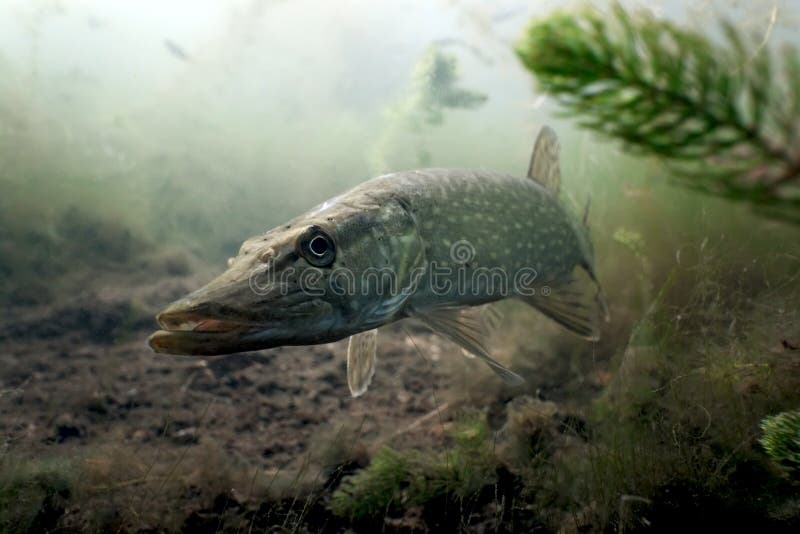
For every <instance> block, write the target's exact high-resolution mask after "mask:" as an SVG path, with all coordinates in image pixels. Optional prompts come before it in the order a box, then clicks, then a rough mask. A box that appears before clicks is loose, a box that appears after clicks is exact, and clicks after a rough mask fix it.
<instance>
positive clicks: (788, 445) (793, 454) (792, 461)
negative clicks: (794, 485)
mask: <svg viewBox="0 0 800 534" xmlns="http://www.w3.org/2000/svg"><path fill="white" fill-rule="evenodd" d="M761 430H763V431H764V435H763V436H762V437H761V439H760V442H761V446H762V447H764V450H765V451H767V454H769V456H770V457H771V458H772V459H773V460H774V461H775V462H776V463H777V464H779V465H781V466H783V467H785V468H786V469H788V470H789V471H790V472H793V473H795V474H798V475H800V410H795V411H790V412H782V413H779V414H777V415H773V416H771V417H766V418H764V420H763V421H761Z"/></svg>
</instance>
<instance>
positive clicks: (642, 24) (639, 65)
mask: <svg viewBox="0 0 800 534" xmlns="http://www.w3.org/2000/svg"><path fill="white" fill-rule="evenodd" d="M721 28H722V32H723V33H724V36H725V39H724V42H722V43H719V44H718V43H715V42H714V41H713V40H712V39H711V38H710V37H708V36H707V35H702V34H700V33H698V32H696V31H690V30H686V29H683V28H680V27H679V26H677V25H675V24H674V23H671V22H669V21H663V20H658V19H656V18H655V17H653V16H652V15H648V14H643V13H636V14H633V15H632V14H630V13H629V12H628V11H626V10H625V9H624V8H623V7H622V6H620V5H619V4H616V5H615V6H614V8H613V9H612V10H611V13H605V12H602V11H600V10H596V9H590V8H586V9H584V10H583V11H581V12H578V13H569V12H564V13H557V14H553V15H550V16H549V17H547V18H546V19H544V20H542V21H537V22H535V23H533V24H531V25H530V26H529V27H528V30H527V33H526V35H525V37H524V38H523V39H522V40H521V42H520V43H519V44H518V45H517V48H516V51H517V54H518V55H519V57H520V59H521V60H522V62H523V63H524V64H525V66H526V67H527V68H528V69H530V70H531V72H533V73H534V74H535V75H536V77H537V80H538V82H539V84H540V87H541V88H542V89H543V90H544V91H546V92H547V93H550V94H552V95H554V96H555V97H556V98H557V100H558V102H559V103H560V104H561V105H562V106H563V109H564V110H565V114H566V115H569V116H577V117H578V118H579V124H580V125H581V126H582V127H585V128H589V129H592V130H595V131H598V132H600V133H602V134H604V135H606V136H609V137H612V138H616V139H620V140H622V141H623V142H624V143H625V146H626V148H628V149H630V150H632V151H634V152H636V153H640V154H647V155H654V156H657V157H658V158H660V159H661V160H662V161H664V162H665V163H667V164H668V165H669V168H670V170H671V171H672V172H673V173H675V174H676V175H677V176H678V177H679V178H681V180H682V183H684V184H685V185H687V186H689V187H692V188H694V189H697V190H701V191H704V192H707V193H712V194H716V195H721V196H724V197H726V198H731V199H739V200H743V201H746V202H749V203H751V204H753V205H754V206H755V207H757V208H758V209H760V210H761V211H763V212H767V213H770V214H772V215H775V216H782V217H784V218H788V219H791V220H794V221H795V222H798V218H797V213H798V211H800V151H798V148H797V147H798V146H799V145H800V52H798V50H797V48H795V47H793V46H786V47H785V48H784V49H783V51H782V57H781V58H780V60H776V59H775V54H774V52H773V51H772V50H770V49H769V47H768V46H765V47H758V48H755V47H753V46H749V45H750V44H751V41H752V40H751V39H748V38H747V37H745V36H743V35H742V33H741V32H740V31H739V30H737V29H736V27H735V26H733V25H732V24H730V23H724V24H721Z"/></svg>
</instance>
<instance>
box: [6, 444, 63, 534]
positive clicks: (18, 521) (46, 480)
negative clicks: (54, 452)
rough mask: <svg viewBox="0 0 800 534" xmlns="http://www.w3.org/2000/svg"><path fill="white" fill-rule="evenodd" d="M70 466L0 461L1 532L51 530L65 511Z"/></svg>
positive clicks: (17, 460)
mask: <svg viewBox="0 0 800 534" xmlns="http://www.w3.org/2000/svg"><path fill="white" fill-rule="evenodd" d="M73 485H74V473H73V466H72V465H71V464H70V463H68V462H62V461H53V460H51V461H48V462H35V461H24V460H23V461H20V459H19V458H11V457H4V458H2V461H0V531H2V532H9V533H17V532H20V533H21V532H43V531H52V530H54V529H55V528H56V526H57V524H58V521H59V520H60V518H61V516H62V515H63V514H64V512H65V510H66V506H67V504H68V501H69V499H70V497H71V496H72V491H73Z"/></svg>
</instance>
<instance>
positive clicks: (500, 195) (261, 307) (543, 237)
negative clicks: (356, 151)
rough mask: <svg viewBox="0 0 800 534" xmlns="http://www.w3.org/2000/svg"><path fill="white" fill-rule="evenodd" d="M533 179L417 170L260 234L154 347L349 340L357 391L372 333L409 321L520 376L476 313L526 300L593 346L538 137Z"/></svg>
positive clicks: (585, 291) (564, 218) (571, 220)
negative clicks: (492, 348) (493, 348)
mask: <svg viewBox="0 0 800 534" xmlns="http://www.w3.org/2000/svg"><path fill="white" fill-rule="evenodd" d="M528 175H529V176H528V178H517V177H514V176H510V175H507V174H502V173H497V172H492V171H485V170H475V169H422V170H414V171H405V172H398V173H393V174H387V175H384V176H380V177H377V178H373V179H372V180H369V181H367V182H364V183H362V184H360V185H358V186H356V187H355V188H353V189H351V190H350V191H348V192H347V193H344V194H342V195H339V196H337V197H334V198H332V199H330V200H328V201H326V202H324V203H322V204H320V205H318V206H316V207H314V208H312V209H311V210H309V211H308V212H306V213H304V214H302V215H300V216H298V217H296V218H294V219H292V220H291V221H289V222H287V223H286V224H284V225H281V226H279V227H276V228H274V229H272V230H270V231H268V232H266V233H264V234H263V235H260V236H256V237H254V238H251V239H248V240H247V241H245V242H244V244H243V245H242V247H241V249H240V251H239V254H238V256H237V257H235V258H232V259H231V260H230V261H229V268H228V270H227V271H226V272H225V273H223V274H222V275H221V276H220V277H218V278H217V279H215V280H213V281H212V282H211V283H210V284H208V285H207V286H205V287H203V288H201V289H199V290H198V291H195V292H194V293H192V294H190V295H189V296H187V297H185V298H184V299H181V300H180V301H178V302H176V303H173V304H172V305H171V306H170V307H169V308H167V309H166V310H165V311H164V312H162V313H161V314H159V316H158V321H159V323H160V324H161V326H162V328H163V330H161V331H159V332H156V333H155V334H154V335H153V336H151V338H150V345H151V347H152V348H153V349H154V350H156V351H158V352H167V353H176V354H195V355H209V354H226V353H232V352H241V351H245V350H256V349H262V348H270V347H275V346H281V345H309V344H317V343H326V342H331V341H336V340H339V339H344V338H346V337H349V336H351V341H350V347H349V349H348V382H349V384H350V389H351V392H352V393H353V394H354V395H357V394H361V393H363V391H365V390H366V387H367V386H368V384H369V381H370V379H371V377H372V374H373V373H374V367H375V359H376V358H375V351H376V347H377V343H376V329H377V328H378V327H380V326H383V325H385V324H388V323H391V322H394V321H398V320H402V319H408V318H415V319H419V320H421V321H423V322H424V323H425V324H426V325H428V326H430V327H431V328H432V329H433V330H434V331H436V332H438V333H440V334H442V335H444V336H445V337H447V338H448V339H451V340H452V341H454V342H456V343H458V344H460V345H461V346H462V347H463V348H464V349H465V350H466V351H467V352H469V353H471V354H473V355H475V356H478V357H480V358H482V359H483V360H484V361H486V363H487V364H489V366H490V367H491V368H492V369H493V370H495V371H496V372H497V373H498V374H500V375H501V376H502V377H503V378H504V379H506V380H507V381H509V382H519V381H520V380H521V379H519V377H518V376H517V375H515V374H514V373H513V372H511V371H509V370H508V369H506V368H505V367H503V366H502V365H500V364H499V363H497V362H495V361H494V360H493V359H492V358H491V355H490V354H489V352H488V349H487V348H486V343H485V337H486V328H485V321H483V320H482V318H481V316H480V315H479V314H478V313H477V310H480V308H479V307H480V306H481V305H484V304H489V303H492V302H495V301H498V300H502V299H506V298H518V299H521V300H523V301H524V302H527V303H528V304H530V305H532V306H534V307H536V308H537V309H539V310H540V311H542V312H543V313H545V314H546V315H548V316H549V317H551V318H553V319H554V320H556V321H557V322H559V323H560V324H562V325H563V326H565V327H566V328H567V329H569V330H572V331H573V332H575V333H577V334H579V335H581V336H584V337H586V338H589V339H596V338H597V337H598V335H599V330H598V318H600V317H602V316H604V315H605V306H604V304H603V301H602V295H601V293H600V289H599V285H598V284H597V278H596V276H595V272H594V267H593V265H594V259H593V252H592V247H591V242H590V240H589V236H588V230H587V228H586V225H585V223H582V222H581V221H580V220H579V219H577V218H576V217H575V216H574V215H572V213H570V212H569V210H568V209H567V208H566V207H565V206H564V204H563V203H562V202H561V201H560V199H559V196H558V188H559V181H560V177H559V171H558V144H557V141H556V139H555V134H554V133H553V132H552V130H550V129H548V128H545V129H544V130H543V133H542V134H540V136H539V138H538V140H537V143H536V147H535V148H534V155H533V158H532V161H531V165H530V167H529V171H528Z"/></svg>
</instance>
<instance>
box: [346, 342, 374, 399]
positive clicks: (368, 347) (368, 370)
mask: <svg viewBox="0 0 800 534" xmlns="http://www.w3.org/2000/svg"><path fill="white" fill-rule="evenodd" d="M377 351H378V329H377V328H375V329H373V330H367V331H366V332H361V333H360V334H354V335H352V336H350V343H349V344H348V345H347V385H348V387H349V388H350V394H351V395H352V396H353V397H360V396H361V395H363V394H364V393H365V392H366V391H367V388H368V387H369V384H370V382H372V377H373V376H374V375H375V362H376V360H377Z"/></svg>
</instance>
